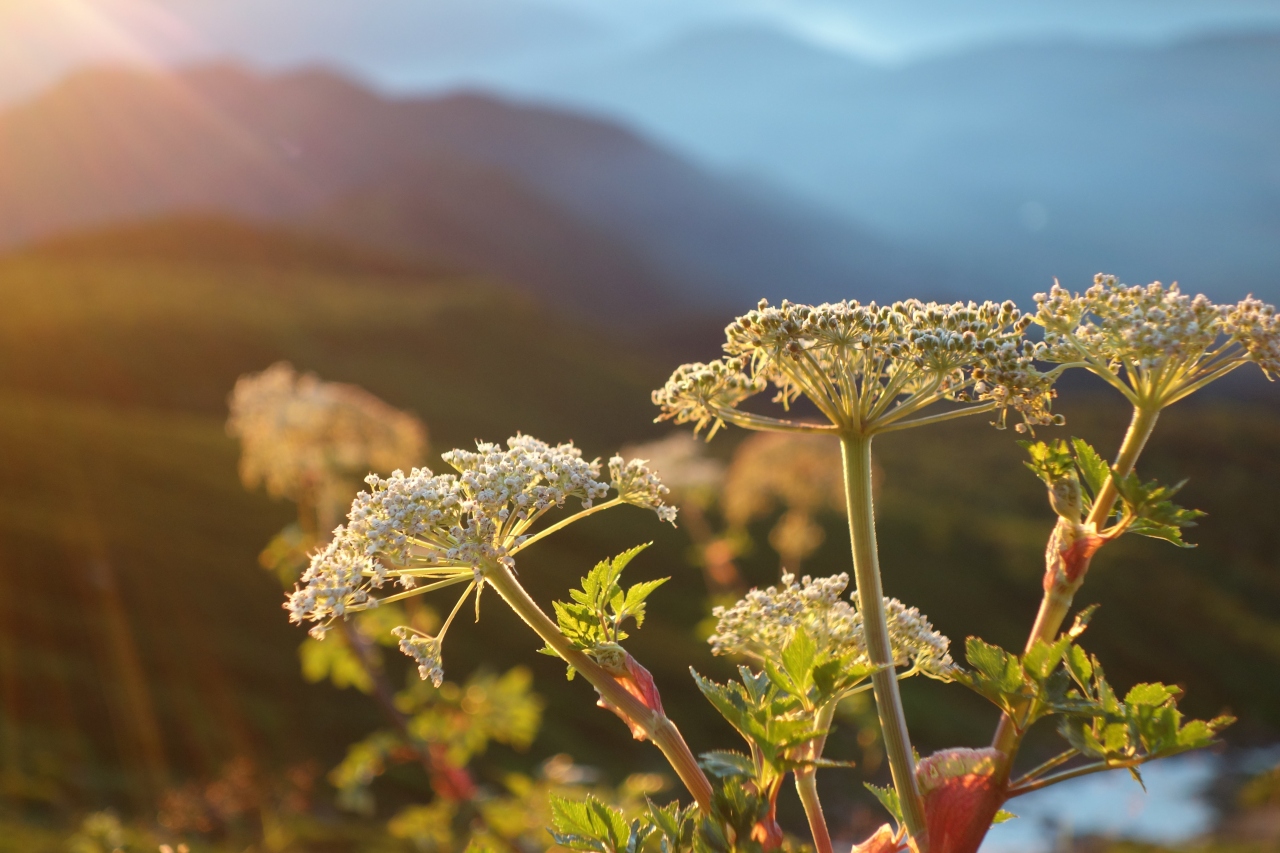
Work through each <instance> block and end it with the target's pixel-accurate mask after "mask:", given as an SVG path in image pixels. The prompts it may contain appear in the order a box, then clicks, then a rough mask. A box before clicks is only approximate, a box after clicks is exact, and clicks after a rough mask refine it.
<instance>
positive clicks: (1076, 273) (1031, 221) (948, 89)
mask: <svg viewBox="0 0 1280 853" xmlns="http://www.w3.org/2000/svg"><path fill="white" fill-rule="evenodd" d="M530 88H531V89H532V88H537V90H538V91H539V92H540V93H541V94H542V96H543V97H549V98H550V97H554V98H556V99H558V102H560V103H565V104H569V105H572V106H574V107H575V108H579V109H584V108H585V109H592V110H595V111H597V112H598V113H600V114H602V115H607V116H611V117H614V118H615V119H618V120H623V121H627V122H630V123H633V124H634V125H636V126H637V127H640V128H642V129H643V130H644V131H645V132H648V133H651V134H653V135H654V136H655V137H656V138H658V139H660V140H663V141H664V142H665V143H667V144H669V145H671V146H672V147H674V148H676V149H678V150H681V151H684V152H687V153H689V154H690V155H691V156H695V157H699V158H701V159H703V160H705V161H707V162H710V163H714V164H716V165H718V166H719V167H720V168H722V169H731V170H736V171H739V172H746V173H752V174H756V175H759V176H761V177H762V178H764V179H767V180H770V181H772V182H774V183H776V184H778V185H781V186H784V187H786V188H788V189H789V190H792V191H794V192H797V193H800V194H802V195H803V196H805V197H806V198H808V199H810V200H812V201H814V202H816V203H819V204H822V205H825V206H827V207H828V208H829V209H833V210H839V211H842V212H844V213H845V214H846V215H847V216H849V217H851V218H853V219H856V220H857V221H860V222H865V223H867V224H868V225H870V226H871V227H874V228H876V229H878V230H879V231H881V232H882V233H884V234H887V235H890V236H891V237H893V238H895V239H897V240H899V241H903V242H906V243H910V244H912V245H917V246H921V247H925V248H928V249H930V250H932V251H933V252H934V253H935V254H936V255H938V256H941V257H945V258H946V259H947V260H948V262H950V263H953V264H954V265H956V266H957V267H959V268H962V269H963V270H965V271H966V273H967V274H966V279H967V280H968V281H969V282H971V283H973V284H975V285H976V286H985V287H986V288H988V289H996V290H1003V291H1004V292H1011V293H1014V294H1025V293H1026V291H1027V290H1028V289H1029V288H1036V289H1040V288H1042V287H1043V286H1044V285H1046V284H1048V283H1049V282H1050V281H1051V279H1052V277H1053V276H1059V277H1061V278H1062V279H1063V280H1064V282H1071V283H1080V284H1083V283H1085V282H1087V281H1088V279H1089V277H1090V276H1092V274H1093V273H1094V272H1096V271H1098V270H1107V271H1112V272H1116V273H1118V274H1121V275H1122V276H1123V277H1125V278H1127V279H1129V280H1132V281H1149V280H1151V279H1155V278H1160V279H1163V280H1166V281H1167V280H1170V279H1177V280H1180V281H1182V282H1183V284H1184V285H1186V286H1188V287H1192V288H1199V289H1204V290H1205V291H1206V292H1209V293H1211V294H1214V295H1219V296H1222V297H1224V298H1225V297H1228V296H1232V297H1234V296H1239V295H1242V294H1243V293H1244V292H1247V291H1249V290H1253V291H1256V292H1258V293H1259V294H1265V295H1266V296H1268V298H1271V299H1276V298H1277V297H1280V282H1278V281H1277V279H1276V277H1275V275H1274V271H1275V269H1276V268H1277V267H1280V149H1278V148H1277V147H1276V145H1275V139H1276V138H1277V136H1280V34H1278V33H1275V32H1249V33H1236V34H1230V33H1228V34H1222V35H1216V36H1213V37H1203V38H1200V39H1198V40H1193V41H1186V42H1181V43H1177V44H1166V45H1147V44H1099V43H1075V42H1070V41H1057V42H1041V43H1021V44H1007V43H1006V44H991V45H986V46H983V47H980V48H974V49H969V50H966V51H965V52H962V53H955V54H951V55H946V56H940V57H935V58H932V59H928V60H920V61H916V62H912V63H906V64H899V65H894V66H872V65H868V64H865V63H863V62H859V61H857V60H856V59H854V58H851V57H848V56H845V55H840V54H835V53H832V52H830V51H827V50H825V49H823V48H821V47H818V46H815V45H813V44H810V43H807V42H804V41H802V40H799V39H796V38H791V37H788V36H785V35H781V34H779V33H778V32H776V31H773V30H763V29H721V30H712V31H706V32H703V33H701V34H696V35H693V36H689V37H686V38H682V39H680V40H678V41H675V42H672V43H670V44H667V45H664V46H662V47H660V48H657V49H653V50H650V51H648V52H645V53H641V54H637V55H633V56H631V57H629V58H625V59H621V60H616V61H614V62H613V63H611V64H608V65H602V66H597V67H593V68H583V69H579V70H578V71H577V72H575V73H573V74H567V75H563V76H561V77H559V78H557V79H554V80H544V81H541V82H540V83H539V84H538V86H537V87H533V86H532V85H531V87H530Z"/></svg>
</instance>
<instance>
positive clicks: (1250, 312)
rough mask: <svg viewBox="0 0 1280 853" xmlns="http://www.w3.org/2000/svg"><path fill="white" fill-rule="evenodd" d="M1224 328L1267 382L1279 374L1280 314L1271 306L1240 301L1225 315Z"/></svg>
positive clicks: (1246, 299) (1252, 299)
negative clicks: (1254, 363)
mask: <svg viewBox="0 0 1280 853" xmlns="http://www.w3.org/2000/svg"><path fill="white" fill-rule="evenodd" d="M1226 328H1227V331H1228V333H1229V334H1230V335H1231V338H1232V340H1234V341H1236V342H1237V343H1239V344H1240V345H1241V346H1242V347H1244V350H1245V352H1247V353H1248V354H1249V358H1251V359H1253V360H1254V361H1255V362H1257V364H1258V366H1259V367H1261V368H1262V371H1263V372H1264V373H1266V374H1267V377H1268V378H1274V377H1275V375H1276V374H1277V373H1280V314H1277V313H1276V308H1275V306H1274V305H1268V304H1266V303H1265V302H1262V301H1260V300H1257V299H1254V298H1253V297H1252V296H1250V297H1247V298H1245V299H1242V300H1240V302H1239V303H1238V304H1237V305H1236V306H1235V308H1233V309H1232V310H1231V313H1230V314H1228V315H1227V323H1226Z"/></svg>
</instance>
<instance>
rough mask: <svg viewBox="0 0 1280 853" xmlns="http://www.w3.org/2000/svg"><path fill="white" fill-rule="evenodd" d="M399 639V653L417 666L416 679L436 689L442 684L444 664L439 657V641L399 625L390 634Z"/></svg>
mask: <svg viewBox="0 0 1280 853" xmlns="http://www.w3.org/2000/svg"><path fill="white" fill-rule="evenodd" d="M391 633H392V634H395V635H396V637H398V638H399V639H400V651H402V652H404V653H405V654H406V655H408V656H409V657H410V658H412V659H413V661H414V663H416V664H417V665H418V677H419V678H421V679H422V680H423V681H430V682H431V683H432V684H434V685H435V686H436V687H439V686H440V685H441V684H442V683H443V682H444V663H443V661H442V659H441V657H440V640H439V638H437V637H432V636H430V635H429V634H423V633H422V632H420V631H415V630H414V629H413V628H410V627H409V626H408V625H401V626H400V627H398V628H395V629H393V630H392V632H391Z"/></svg>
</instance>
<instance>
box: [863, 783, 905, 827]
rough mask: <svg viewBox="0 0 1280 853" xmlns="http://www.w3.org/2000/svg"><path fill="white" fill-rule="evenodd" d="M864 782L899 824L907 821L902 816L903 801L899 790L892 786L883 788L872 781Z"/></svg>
mask: <svg viewBox="0 0 1280 853" xmlns="http://www.w3.org/2000/svg"><path fill="white" fill-rule="evenodd" d="M863 784H864V785H865V786H866V788H867V790H868V791H870V792H871V793H872V794H874V795H875V798H876V799H877V800H879V801H880V805H882V806H884V809H885V811H887V812H888V813H889V814H891V815H893V819H894V820H895V821H897V823H898V826H902V825H903V824H904V823H905V822H906V821H905V820H904V819H903V817H902V801H901V800H900V799H898V792H897V791H895V790H894V789H893V788H890V787H884V788H881V787H880V786H878V785H872V784H871V783H870V782H864V783H863Z"/></svg>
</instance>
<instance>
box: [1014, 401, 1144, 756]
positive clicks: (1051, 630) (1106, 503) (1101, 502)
mask: <svg viewBox="0 0 1280 853" xmlns="http://www.w3.org/2000/svg"><path fill="white" fill-rule="evenodd" d="M1159 417H1160V409H1159V407H1157V406H1151V407H1144V406H1135V407H1134V409H1133V419H1132V420H1130V421H1129V430H1128V431H1127V432H1126V433H1125V435H1124V441H1123V442H1121V444H1120V452H1119V453H1118V454H1116V461H1115V464H1114V465H1113V466H1112V468H1113V470H1114V471H1115V474H1113V475H1112V476H1110V477H1108V478H1107V482H1106V483H1105V484H1103V486H1102V490H1101V491H1099V492H1098V495H1097V497H1096V498H1095V500H1094V502H1093V509H1092V510H1090V512H1089V517H1088V518H1087V519H1086V520H1085V523H1086V525H1092V526H1093V529H1095V530H1097V529H1101V528H1102V527H1104V526H1105V525H1106V522H1107V519H1108V518H1110V517H1111V511H1112V510H1113V509H1115V505H1116V500H1117V499H1118V498H1119V496H1120V493H1119V491H1118V490H1117V489H1116V484H1115V476H1116V474H1118V475H1119V476H1121V477H1125V476H1128V475H1129V474H1130V473H1132V472H1133V468H1134V466H1135V465H1137V463H1138V457H1139V456H1141V455H1142V449H1143V448H1144V447H1146V445H1147V439H1149V438H1150V437H1151V433H1152V431H1153V430H1154V429H1155V428H1156V421H1157V419H1159ZM1049 559H1050V560H1052V559H1053V555H1050V557H1049ZM1089 562H1090V561H1089V560H1086V561H1085V563H1084V565H1083V566H1082V567H1081V568H1080V570H1079V573H1078V574H1077V576H1076V578H1075V579H1074V580H1072V581H1067V580H1065V579H1055V578H1052V577H1048V576H1046V581H1045V590H1044V597H1043V598H1042V599H1041V601H1040V611H1039V612H1038V613H1037V614H1036V621H1035V625H1033V626H1032V628H1031V633H1030V634H1029V635H1028V636H1027V645H1026V651H1030V650H1031V648H1032V647H1033V646H1034V645H1035V644H1036V643H1038V642H1041V641H1044V642H1046V643H1051V642H1053V641H1054V639H1055V638H1056V637H1057V636H1058V632H1059V631H1060V630H1061V629H1062V623H1063V622H1065V621H1066V618H1067V614H1068V613H1069V612H1071V605H1072V603H1073V602H1074V601H1075V595H1076V592H1077V591H1079V589H1080V586H1081V584H1083V583H1084V579H1085V576H1086V575H1087V574H1088V572H1089ZM1047 569H1048V570H1049V571H1052V566H1049V567H1047ZM1019 737H1020V733H1019V732H1018V730H1017V727H1016V726H1015V725H1014V722H1013V719H1012V718H1010V717H1009V715H1008V714H1006V715H1004V716H1002V717H1001V718H1000V725H999V726H998V727H997V728H996V734H995V738H994V740H993V741H992V743H991V745H992V746H993V747H995V748H996V749H998V750H1000V751H1001V752H1003V753H1004V754H1005V755H1007V756H1009V757H1010V758H1012V755H1013V752H1014V751H1015V750H1016V749H1017V745H1018V739H1019ZM1008 769H1009V768H1008V767H1006V768H1005V770H1006V773H1007V772H1008Z"/></svg>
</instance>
